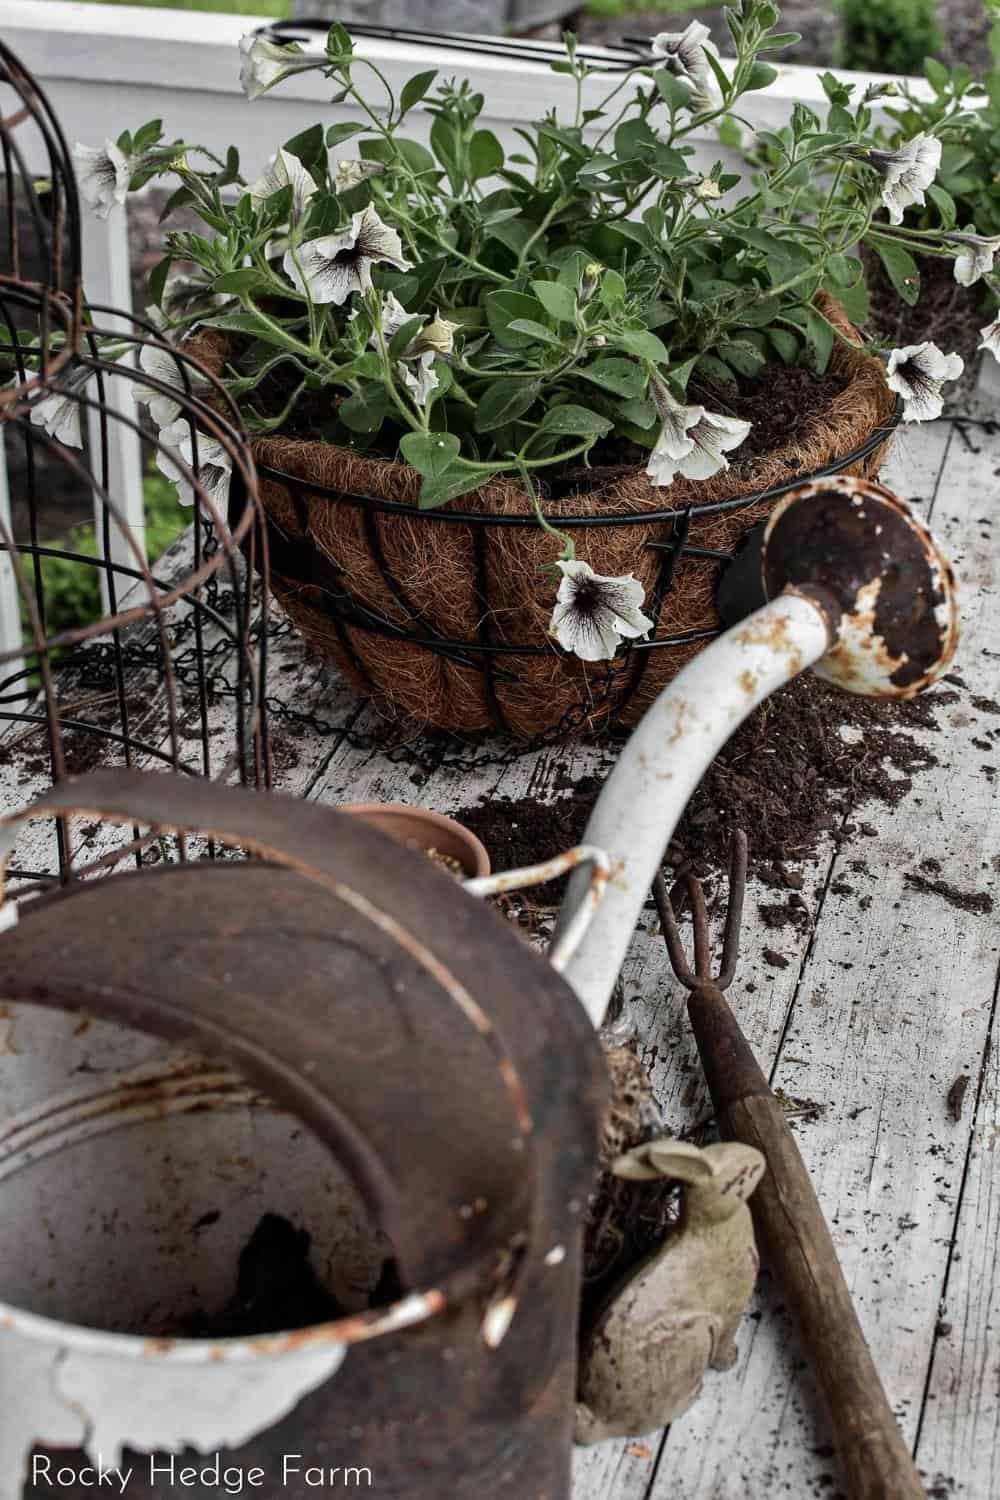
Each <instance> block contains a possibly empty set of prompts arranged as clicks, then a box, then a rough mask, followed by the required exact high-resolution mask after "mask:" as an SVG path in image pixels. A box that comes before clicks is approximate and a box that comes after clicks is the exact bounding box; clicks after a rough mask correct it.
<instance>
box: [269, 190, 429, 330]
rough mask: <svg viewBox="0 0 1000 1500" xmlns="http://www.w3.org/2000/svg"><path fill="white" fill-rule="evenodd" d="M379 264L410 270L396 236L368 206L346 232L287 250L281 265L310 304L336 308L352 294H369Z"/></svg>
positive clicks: (399, 269) (342, 231)
mask: <svg viewBox="0 0 1000 1500" xmlns="http://www.w3.org/2000/svg"><path fill="white" fill-rule="evenodd" d="M380 264H382V265H389V266H395V268H396V270H397V271H408V270H409V269H410V262H409V261H408V260H406V259H404V256H403V246H402V244H401V243H400V239H399V235H398V234H397V233H396V231H395V229H390V228H389V226H388V225H387V224H383V223H382V220H381V219H380V218H379V216H378V214H377V213H376V212H375V210H374V209H373V208H372V207H371V205H369V206H368V207H367V208H364V209H362V210H361V212H360V213H357V214H355V215H354V217H353V218H352V219H351V227H350V228H349V229H344V230H341V232H340V233H339V234H328V235H324V237H323V238H322V239H319V240H309V241H308V243H307V244H304V245H300V246H299V247H298V249H297V250H296V251H295V252H294V254H293V252H292V251H291V250H289V251H288V252H287V254H286V255H285V258H284V260H283V261H282V265H283V266H284V268H285V274H286V275H287V276H288V279H289V280H290V281H291V282H292V284H293V285H294V286H296V287H297V288H298V290H299V291H300V292H307V293H308V295H309V296H310V297H311V298H312V300H313V302H318V303H323V302H332V303H334V304H335V305H336V306H337V307H342V306H343V304H344V303H345V302H346V301H347V299H348V297H350V296H351V295H352V294H353V293H354V292H367V291H370V290H371V286H372V266H375V265H380Z"/></svg>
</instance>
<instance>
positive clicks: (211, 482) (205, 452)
mask: <svg viewBox="0 0 1000 1500" xmlns="http://www.w3.org/2000/svg"><path fill="white" fill-rule="evenodd" d="M159 440H160V444H161V446H160V449H159V451H158V452H157V455H156V467H157V468H158V469H159V471H160V473H161V474H165V475H166V477H167V478H168V479H169V480H170V481H171V482H172V483H173V484H175V485H176V486H177V498H178V500H179V501H180V503H181V504H182V505H193V504H194V500H195V494H196V491H195V489H194V486H193V485H192V484H191V481H190V480H189V479H188V477H187V475H186V474H185V473H183V471H182V470H181V468H180V465H179V464H178V463H177V462H176V460H177V459H178V458H179V459H180V460H181V461H182V462H183V463H185V464H187V466H188V468H189V469H191V470H192V471H194V470H195V467H196V464H195V456H194V445H193V444H192V441H191V425H190V423H189V422H186V421H179V422H175V423H174V424H173V425H172V426H170V427H164V428H163V430H162V431H161V433H160V439H159ZM197 443H198V456H197V476H198V483H199V485H200V486H201V488H202V489H203V490H204V491H205V493H206V495H207V496H208V498H209V499H210V500H211V501H212V503H213V504H214V505H215V506H216V507H217V508H219V509H220V510H221V509H223V508H224V507H225V505H226V503H227V501H228V499H229V481H230V478H231V477H232V467H233V461H232V457H231V456H230V454H229V452H228V451H227V449H225V448H224V447H223V446H222V444H221V443H220V442H218V441H217V440H216V439H215V438H213V437H209V436H208V434H207V433H204V432H199V433H198V434H197Z"/></svg>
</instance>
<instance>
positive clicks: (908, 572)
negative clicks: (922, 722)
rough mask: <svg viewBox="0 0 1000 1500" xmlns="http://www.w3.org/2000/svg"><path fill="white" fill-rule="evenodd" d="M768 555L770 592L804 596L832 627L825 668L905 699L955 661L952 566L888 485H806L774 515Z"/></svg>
mask: <svg viewBox="0 0 1000 1500" xmlns="http://www.w3.org/2000/svg"><path fill="white" fill-rule="evenodd" d="M803 502H806V503H803ZM762 556H763V568H764V576H765V582H766V587H767V592H768V594H769V596H771V597H773V596H774V595H775V594H776V593H780V592H781V591H782V590H783V589H790V590H792V591H793V592H798V593H801V594H804V595H806V596H807V597H809V598H810V599H812V600H813V602H815V603H816V604H817V605H818V606H819V607H820V608H821V609H823V610H824V613H826V614H827V615H828V618H829V619H830V623H831V627H833V628H834V629H835V631H836V634H837V640H836V642H835V644H834V645H833V647H832V649H831V650H830V652H828V653H827V655H826V656H825V657H824V659H823V661H822V663H820V665H819V666H818V667H817V671H818V673H819V675H821V676H824V677H828V678H830V680H832V681H835V682H838V683H840V684H841V685H843V686H845V687H850V688H851V689H853V690H854V691H856V692H865V693H867V694H869V695H871V696H881V697H896V698H909V697H913V696H914V695H915V694H917V693H919V692H921V691H922V690H923V689H924V688H926V687H928V686H929V685H930V684H931V683H932V682H934V681H935V680H936V679H937V678H938V677H939V676H940V675H941V673H942V672H943V671H944V670H945V669H946V668H947V666H948V664H949V662H950V661H951V660H952V657H953V656H954V653H955V649H956V646H957V644H958V613H957V604H956V597H955V579H954V573H953V571H952V568H951V565H950V564H949V562H948V560H947V559H946V558H945V557H944V556H943V554H942V553H941V551H940V549H939V548H938V546H937V544H936V542H935V541H934V538H933V537H932V535H931V534H930V532H929V531H928V530H927V527H926V526H925V525H924V524H923V522H922V521H921V520H920V519H919V517H917V516H915V515H914V514H913V513H912V511H911V510H910V508H909V507H908V506H907V505H906V504H905V503H904V502H903V501H902V500H900V499H899V498H898V496H896V495H894V494H892V492H891V491H889V490H887V489H885V488H884V486H882V485H879V484H875V483H873V482H871V481H869V480H864V479H856V478H853V477H850V476H844V477H835V478H830V479H822V480H814V481H813V482H812V483H810V484H806V485H802V486H801V487H800V488H799V489H797V490H794V491H792V493H791V494H789V495H788V496H787V497H786V498H785V499H784V500H783V501H782V502H781V504H780V505H779V506H778V507H777V508H776V510H775V511H774V513H773V514H772V517H771V520H770V522H769V523H768V528H767V533H766V536H765V540H764V545H763V553H762Z"/></svg>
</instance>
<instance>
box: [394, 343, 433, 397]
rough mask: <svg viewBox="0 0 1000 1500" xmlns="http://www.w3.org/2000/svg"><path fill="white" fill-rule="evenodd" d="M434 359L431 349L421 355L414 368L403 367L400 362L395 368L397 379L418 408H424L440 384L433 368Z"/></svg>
mask: <svg viewBox="0 0 1000 1500" xmlns="http://www.w3.org/2000/svg"><path fill="white" fill-rule="evenodd" d="M435 357H436V356H435V354H434V351H433V349H429V350H428V351H427V353H426V354H421V356H420V358H419V359H418V360H417V363H416V365H415V366H410V365H405V364H403V362H402V361H400V362H399V364H397V366H396V370H397V372H398V374H399V378H400V379H401V380H402V382H403V384H404V385H405V386H406V389H407V390H408V391H409V392H410V393H411V395H412V396H413V399H414V401H416V403H417V405H418V406H426V405H427V402H428V401H429V400H430V397H431V395H432V393H433V392H434V391H436V390H437V388H438V385H439V384H440V381H439V380H438V378H437V372H436V370H435V369H434V367H433V366H434V360H435Z"/></svg>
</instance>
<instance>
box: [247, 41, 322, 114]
mask: <svg viewBox="0 0 1000 1500" xmlns="http://www.w3.org/2000/svg"><path fill="white" fill-rule="evenodd" d="M322 65H323V62H322V59H321V58H320V57H318V56H316V55H315V54H314V55H313V56H311V57H310V56H309V54H308V53H306V52H304V51H303V49H302V48H301V47H300V46H299V45H298V43H297V42H289V43H282V42H273V41H270V40H269V39H268V38H267V37H263V36H255V35H254V33H253V32H248V33H247V35H246V36H243V37H240V88H241V89H242V90H243V92H244V93H245V94H246V96H247V98H248V99H257V98H259V97H260V95H261V94H266V93H267V91H268V89H273V88H274V86H275V84H276V83H280V82H281V81H282V79H283V78H288V77H289V75H290V74H292V73H302V72H305V71H307V70H308V69H309V68H319V67H322Z"/></svg>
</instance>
